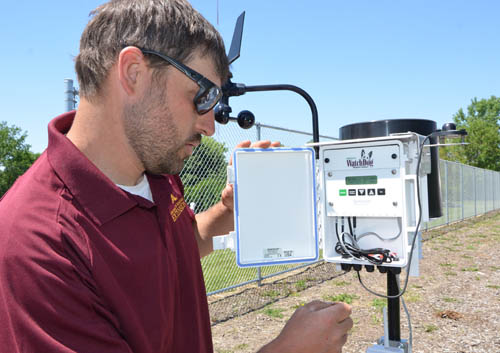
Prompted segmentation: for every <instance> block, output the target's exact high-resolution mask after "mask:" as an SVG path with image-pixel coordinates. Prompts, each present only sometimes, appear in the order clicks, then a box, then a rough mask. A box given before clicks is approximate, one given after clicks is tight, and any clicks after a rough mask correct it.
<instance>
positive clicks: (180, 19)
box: [75, 0, 229, 98]
mask: <svg viewBox="0 0 500 353" xmlns="http://www.w3.org/2000/svg"><path fill="white" fill-rule="evenodd" d="M90 15H91V16H92V18H91V20H90V21H89V23H88V24H87V27H85V30H84V31H83V34H82V37H81V39H80V53H79V54H78V56H77V57H76V60H75V69H76V74H77V77H78V82H79V85H80V95H81V96H82V97H87V98H91V97H94V96H96V95H98V94H99V91H100V89H101V86H102V83H103V81H104V80H105V79H106V77H107V75H108V73H109V70H110V68H111V67H112V66H113V65H114V63H115V62H116V60H117V58H118V54H119V53H120V51H121V50H122V49H123V48H124V47H125V46H128V45H133V46H137V47H141V48H145V49H150V50H156V51H159V52H162V53H165V54H167V55H168V56H171V57H173V58H174V59H176V60H179V61H181V62H185V61H187V60H189V59H190V56H191V55H192V54H193V52H194V51H195V50H201V52H202V54H203V55H210V56H211V57H212V59H213V60H214V63H215V66H216V70H217V73H218V74H219V76H220V78H221V80H222V82H225V80H226V79H227V77H228V73H229V64H228V61H227V56H226V53H225V49H224V42H223V40H222V38H221V36H220V34H219V33H218V32H217V30H216V29H215V28H214V27H213V26H212V25H211V24H210V23H209V22H208V21H207V20H206V19H205V18H204V17H203V16H202V15H201V14H200V13H198V12H197V11H196V10H195V9H193V8H192V6H191V5H190V4H189V3H188V2H187V1H185V0H111V1H109V2H107V3H105V4H104V5H101V6H99V7H98V8H96V9H95V10H94V11H92V12H91V13H90ZM148 59H149V60H150V62H151V64H152V66H158V65H165V64H164V63H162V64H160V61H158V60H156V62H155V58H154V57H148Z"/></svg>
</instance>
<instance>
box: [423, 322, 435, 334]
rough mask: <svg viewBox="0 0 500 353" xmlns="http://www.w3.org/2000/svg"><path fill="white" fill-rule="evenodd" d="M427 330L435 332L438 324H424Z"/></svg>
mask: <svg viewBox="0 0 500 353" xmlns="http://www.w3.org/2000/svg"><path fill="white" fill-rule="evenodd" d="M424 329H425V332H429V333H430V332H434V331H436V330H437V329H438V327H437V326H436V325H433V324H430V325H425V326H424Z"/></svg>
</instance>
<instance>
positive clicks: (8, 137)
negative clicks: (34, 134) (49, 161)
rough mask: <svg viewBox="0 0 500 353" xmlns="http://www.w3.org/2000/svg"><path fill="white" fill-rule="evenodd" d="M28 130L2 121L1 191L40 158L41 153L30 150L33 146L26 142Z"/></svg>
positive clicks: (0, 147)
mask: <svg viewBox="0 0 500 353" xmlns="http://www.w3.org/2000/svg"><path fill="white" fill-rule="evenodd" d="M25 140H26V132H22V131H21V129H20V128H19V127H17V126H14V125H12V126H10V127H9V126H8V125H7V123H6V122H5V121H3V122H0V193H1V195H3V194H5V192H6V191H7V190H8V189H9V188H10V187H11V185H12V184H13V183H14V182H15V181H16V179H17V178H18V177H19V176H20V175H21V174H23V173H24V172H25V171H26V170H27V169H28V168H29V167H30V166H31V165H32V164H33V162H34V161H35V160H36V159H37V158H38V156H39V155H40V154H39V153H33V152H31V151H30V148H31V146H30V145H28V144H27V143H25Z"/></svg>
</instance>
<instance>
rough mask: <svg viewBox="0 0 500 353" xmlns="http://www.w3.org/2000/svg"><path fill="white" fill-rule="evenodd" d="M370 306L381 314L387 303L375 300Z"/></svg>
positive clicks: (382, 300)
mask: <svg viewBox="0 0 500 353" xmlns="http://www.w3.org/2000/svg"><path fill="white" fill-rule="evenodd" d="M372 306H373V307H374V308H375V309H376V310H377V311H380V312H382V310H383V308H385V307H386V306H387V301H386V300H385V299H379V298H375V299H373V300H372Z"/></svg>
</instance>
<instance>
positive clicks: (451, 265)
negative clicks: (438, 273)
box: [439, 262, 457, 267]
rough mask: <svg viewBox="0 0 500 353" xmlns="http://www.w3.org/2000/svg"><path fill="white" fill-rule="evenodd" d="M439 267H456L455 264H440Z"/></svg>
mask: <svg viewBox="0 0 500 353" xmlns="http://www.w3.org/2000/svg"><path fill="white" fill-rule="evenodd" d="M439 266H441V267H456V266H457V265H455V264H450V263H447V262H446V263H442V264H439Z"/></svg>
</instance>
